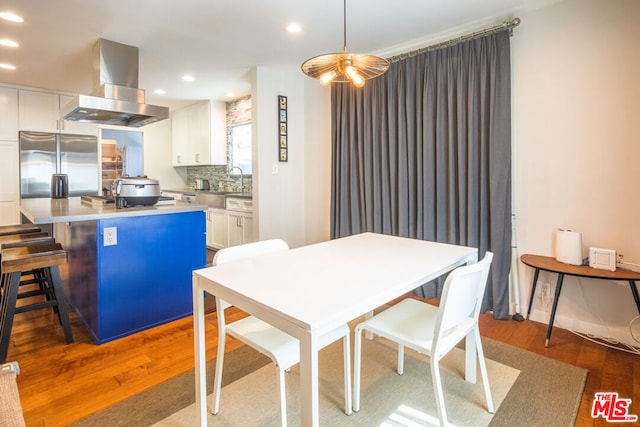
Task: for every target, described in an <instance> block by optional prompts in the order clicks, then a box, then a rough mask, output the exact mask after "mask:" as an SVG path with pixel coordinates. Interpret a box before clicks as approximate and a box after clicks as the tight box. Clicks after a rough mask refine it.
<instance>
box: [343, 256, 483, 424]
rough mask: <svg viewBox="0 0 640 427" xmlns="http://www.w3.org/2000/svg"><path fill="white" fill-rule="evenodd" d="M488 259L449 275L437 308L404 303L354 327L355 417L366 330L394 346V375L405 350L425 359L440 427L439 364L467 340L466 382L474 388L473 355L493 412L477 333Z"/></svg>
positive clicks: (442, 406) (412, 301) (413, 301)
mask: <svg viewBox="0 0 640 427" xmlns="http://www.w3.org/2000/svg"><path fill="white" fill-rule="evenodd" d="M492 259H493V254H492V253H491V252H487V253H486V255H485V257H484V259H482V261H480V262H478V263H476V264H471V265H467V266H463V267H458V268H457V269H455V270H454V271H453V272H451V273H450V274H449V276H448V277H447V280H446V281H445V284H444V288H443V293H442V298H441V299H440V306H439V307H436V306H434V305H431V304H427V303H425V302H422V301H419V300H416V299H413V298H407V299H404V300H402V301H401V302H399V303H398V304H396V305H394V306H392V307H390V308H388V309H386V310H384V311H382V312H381V313H379V314H377V315H375V316H373V317H371V318H370V319H368V320H365V321H364V322H362V323H360V324H359V325H357V326H356V328H355V331H354V332H355V355H354V358H355V362H354V363H355V366H354V371H355V372H354V402H353V409H354V411H356V412H357V411H359V410H360V371H361V352H362V331H363V330H366V331H369V332H372V333H374V334H376V335H380V336H382V337H385V338H387V339H389V340H391V341H394V342H397V343H398V374H400V375H402V373H403V371H404V347H405V346H406V347H409V348H411V349H413V350H415V351H417V352H419V353H422V354H426V355H428V356H429V358H430V363H431V376H432V381H433V388H434V391H435V396H436V403H437V407H438V418H439V420H440V425H443V426H446V425H447V412H446V409H445V404H444V395H443V392H442V382H441V379H440V368H439V365H438V363H439V361H440V359H442V358H443V357H444V356H445V355H446V354H447V353H448V352H449V351H450V350H451V349H452V348H453V347H455V346H456V344H457V343H458V342H460V341H462V339H464V338H466V351H473V352H474V357H473V364H472V365H471V366H469V365H467V367H466V370H467V372H466V377H467V381H470V382H473V383H475V364H476V358H475V355H476V354H477V356H478V359H479V362H480V371H481V374H482V382H483V385H484V392H485V395H486V399H487V409H488V411H489V412H490V413H493V412H494V408H493V400H492V398H491V390H490V389H489V378H488V376H487V367H486V364H485V360H484V352H483V350H482V342H481V341H480V330H479V328H478V316H479V315H480V308H481V304H482V299H483V296H484V290H485V288H486V284H487V276H488V274H489V267H490V266H491V260H492ZM467 360H468V361H469V360H470V359H467Z"/></svg>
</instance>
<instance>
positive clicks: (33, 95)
mask: <svg viewBox="0 0 640 427" xmlns="http://www.w3.org/2000/svg"><path fill="white" fill-rule="evenodd" d="M18 96H19V99H18V111H19V120H20V130H27V131H35V132H59V133H76V134H84V135H97V133H98V126H97V125H95V124H92V123H81V122H72V121H68V120H64V121H63V120H62V118H61V117H60V107H61V106H64V105H66V103H67V102H69V101H70V100H71V99H73V97H72V96H70V95H59V94H57V93H50V92H40V91H35V90H22V89H21V90H20V91H19V95H18Z"/></svg>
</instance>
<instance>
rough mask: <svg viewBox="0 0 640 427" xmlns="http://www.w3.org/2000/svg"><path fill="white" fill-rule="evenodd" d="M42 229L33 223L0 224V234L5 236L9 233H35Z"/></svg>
mask: <svg viewBox="0 0 640 427" xmlns="http://www.w3.org/2000/svg"><path fill="white" fill-rule="evenodd" d="M38 231H42V230H41V229H40V227H38V226H37V225H34V224H16V225H2V226H0V236H7V235H10V234H22V233H35V232H38Z"/></svg>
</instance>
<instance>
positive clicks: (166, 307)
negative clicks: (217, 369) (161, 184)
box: [21, 197, 207, 344]
mask: <svg viewBox="0 0 640 427" xmlns="http://www.w3.org/2000/svg"><path fill="white" fill-rule="evenodd" d="M206 209H207V206H205V205H197V204H190V203H183V202H180V201H177V202H176V203H175V204H170V205H156V206H149V207H134V208H124V209H117V208H115V207H114V206H96V205H93V204H91V203H85V202H83V201H81V199H80V198H79V197H71V198H69V199H23V200H21V211H22V214H23V215H24V216H25V217H26V218H27V219H28V220H29V221H31V222H32V223H34V224H53V237H54V238H55V239H56V241H57V242H58V243H61V244H62V246H63V247H64V248H65V249H66V250H67V251H68V254H69V259H68V261H69V262H68V264H67V266H66V267H65V268H61V271H60V273H61V275H62V280H63V284H64V289H65V294H66V297H67V299H68V301H69V303H70V304H71V306H72V307H73V308H74V309H75V311H76V312H77V314H78V315H79V316H80V318H81V319H82V321H83V322H84V324H85V325H86V327H87V329H88V330H89V332H90V334H91V335H92V337H93V339H94V341H95V342H96V343H97V344H102V343H105V342H109V341H113V340H115V339H118V338H121V337H124V336H127V335H130V334H132V333H135V332H139V331H142V330H145V329H148V328H151V327H154V326H157V325H161V324H163V323H167V322H170V321H173V320H176V319H179V318H182V317H185V316H189V315H191V314H192V312H193V303H192V293H191V273H192V271H193V270H196V269H199V268H203V267H205V266H206V237H205V216H206V215H205V211H206Z"/></svg>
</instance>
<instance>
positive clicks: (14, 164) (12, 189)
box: [0, 141, 20, 202]
mask: <svg viewBox="0 0 640 427" xmlns="http://www.w3.org/2000/svg"><path fill="white" fill-rule="evenodd" d="M0 159H2V167H1V168H0V202H17V201H18V200H19V199H20V186H19V183H18V179H19V176H20V154H19V151H18V141H0Z"/></svg>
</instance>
